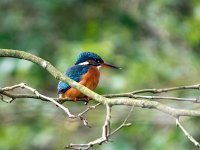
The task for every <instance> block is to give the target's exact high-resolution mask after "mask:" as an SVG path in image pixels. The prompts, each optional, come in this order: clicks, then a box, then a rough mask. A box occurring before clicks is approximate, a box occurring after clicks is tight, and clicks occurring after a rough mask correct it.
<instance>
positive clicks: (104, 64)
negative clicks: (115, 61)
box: [100, 63, 121, 69]
mask: <svg viewBox="0 0 200 150" xmlns="http://www.w3.org/2000/svg"><path fill="white" fill-rule="evenodd" d="M100 66H102V67H105V68H114V69H121V68H120V67H116V66H113V65H111V64H107V63H101V64H100Z"/></svg>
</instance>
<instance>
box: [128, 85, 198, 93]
mask: <svg viewBox="0 0 200 150" xmlns="http://www.w3.org/2000/svg"><path fill="white" fill-rule="evenodd" d="M189 89H190V90H200V84H195V85H189V86H178V87H171V88H164V89H143V90H138V91H133V92H131V94H139V93H153V94H156V93H163V92H171V91H177V90H189Z"/></svg>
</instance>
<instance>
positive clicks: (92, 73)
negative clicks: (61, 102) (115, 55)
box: [61, 66, 100, 98]
mask: <svg viewBox="0 0 200 150" xmlns="http://www.w3.org/2000/svg"><path fill="white" fill-rule="evenodd" d="M99 77H100V72H99V70H98V69H97V67H94V66H91V67H90V68H89V71H88V72H87V73H86V74H85V75H83V76H82V78H81V81H80V82H79V83H80V84H82V85H84V86H86V87H87V88H89V89H91V90H94V89H95V88H96V87H97V85H98V83H99ZM75 97H84V94H82V93H81V92H79V91H78V90H76V89H75V88H70V89H69V90H67V91H66V92H65V93H63V94H62V95H61V98H75Z"/></svg>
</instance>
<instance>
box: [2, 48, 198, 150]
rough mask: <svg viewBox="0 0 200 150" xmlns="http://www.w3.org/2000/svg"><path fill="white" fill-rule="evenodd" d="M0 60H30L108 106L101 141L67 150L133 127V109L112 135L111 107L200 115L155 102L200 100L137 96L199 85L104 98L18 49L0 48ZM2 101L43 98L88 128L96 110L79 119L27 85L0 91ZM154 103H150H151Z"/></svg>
mask: <svg viewBox="0 0 200 150" xmlns="http://www.w3.org/2000/svg"><path fill="white" fill-rule="evenodd" d="M0 57H14V58H20V59H25V60H28V61H31V62H33V63H35V64H38V65H39V66H41V67H42V68H43V69H45V70H47V71H48V72H49V73H50V74H51V75H52V76H53V77H54V78H56V79H57V80H61V81H63V82H65V83H67V84H69V85H70V86H71V87H73V88H76V89H77V90H79V91H80V92H82V93H83V94H84V95H87V96H89V97H91V98H92V99H94V100H95V101H97V102H99V103H103V104H105V106H106V110H107V113H106V119H105V122H104V125H103V127H102V135H101V137H100V138H98V139H96V140H94V141H91V142H89V143H87V144H70V145H69V146H68V147H67V148H73V149H89V148H91V147H92V146H93V145H96V144H102V143H105V142H108V138H109V137H110V136H111V135H112V134H114V133H116V132H117V131H119V130H120V129H121V128H122V127H125V126H129V125H131V124H130V123H126V121H127V119H128V117H129V116H130V113H131V112H132V110H131V111H130V112H129V114H128V115H127V117H126V118H125V120H124V122H123V123H122V124H121V125H120V126H119V127H118V128H117V129H115V130H114V131H113V132H112V133H110V120H111V106H115V105H126V106H133V107H140V108H149V109H156V110H159V111H161V112H164V113H166V114H169V115H171V116H173V117H175V118H179V117H180V116H200V111H199V110H188V109H178V108H172V107H169V106H167V105H164V104H161V103H160V102H158V101H153V100H158V99H166V100H176V101H191V102H195V103H199V102H200V100H199V98H196V99H194V98H178V97H165V96H144V95H136V94H140V93H153V94H156V93H163V92H172V91H178V90H199V89H200V84H196V85H190V86H179V87H172V88H164V89H144V90H138V91H133V92H129V93H122V94H111V95H107V96H106V97H105V96H101V95H99V94H97V93H95V92H93V91H91V90H89V89H88V88H86V87H84V86H83V85H80V84H79V83H77V82H75V81H73V80H71V79H70V78H68V77H66V76H65V75H64V74H62V73H61V72H60V71H58V70H57V69H56V68H55V67H54V66H52V65H51V64H50V63H49V62H47V61H46V60H44V59H42V58H40V57H37V56H35V55H32V54H30V53H26V52H23V51H19V50H7V49H0ZM16 88H24V89H26V90H29V91H31V92H32V93H33V94H13V93H11V92H10V91H12V90H14V89H16ZM4 96H5V97H8V98H10V100H5V99H4ZM0 98H1V100H2V101H6V102H12V101H13V100H15V99H16V98H35V99H40V100H44V101H50V102H52V103H54V104H55V105H57V106H58V107H59V108H61V109H62V110H64V111H65V113H66V114H67V115H68V117H70V118H77V119H81V120H82V121H83V123H84V124H85V125H88V122H87V120H86V119H85V118H83V115H84V114H85V113H87V112H88V111H89V110H91V109H94V108H95V107H96V106H98V104H96V106H95V105H94V107H88V108H87V109H86V110H84V111H83V112H81V113H80V114H79V115H78V116H76V115H73V114H71V113H70V112H69V109H68V108H66V107H64V106H63V105H61V104H60V103H58V102H57V100H59V99H57V98H56V99H55V98H50V97H47V96H45V95H42V94H41V93H39V92H38V91H37V90H36V89H34V88H32V87H30V86H27V85H25V84H24V83H21V84H18V85H14V86H11V87H5V88H1V89H0ZM68 100H69V101H70V99H65V101H68ZM150 100H151V101H150ZM176 122H177V125H178V126H179V127H180V128H181V130H182V131H183V132H184V134H185V135H186V136H187V137H188V139H189V140H190V141H192V142H193V143H194V144H195V145H196V146H198V147H199V143H198V142H197V141H196V140H194V138H193V137H192V136H190V134H189V133H188V132H187V131H186V130H185V129H184V128H183V127H182V125H181V124H180V122H179V120H178V119H177V120H176Z"/></svg>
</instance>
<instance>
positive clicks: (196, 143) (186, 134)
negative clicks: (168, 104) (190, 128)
mask: <svg viewBox="0 0 200 150" xmlns="http://www.w3.org/2000/svg"><path fill="white" fill-rule="evenodd" d="M176 125H177V126H178V127H179V128H180V129H181V130H182V131H183V133H184V134H185V136H186V137H187V138H188V139H189V140H190V141H191V142H192V143H193V144H194V145H195V146H197V147H200V144H199V142H197V141H196V140H195V139H194V138H193V137H192V135H190V134H189V133H188V132H187V131H186V130H185V128H184V127H183V126H182V125H181V123H180V121H179V118H176Z"/></svg>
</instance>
